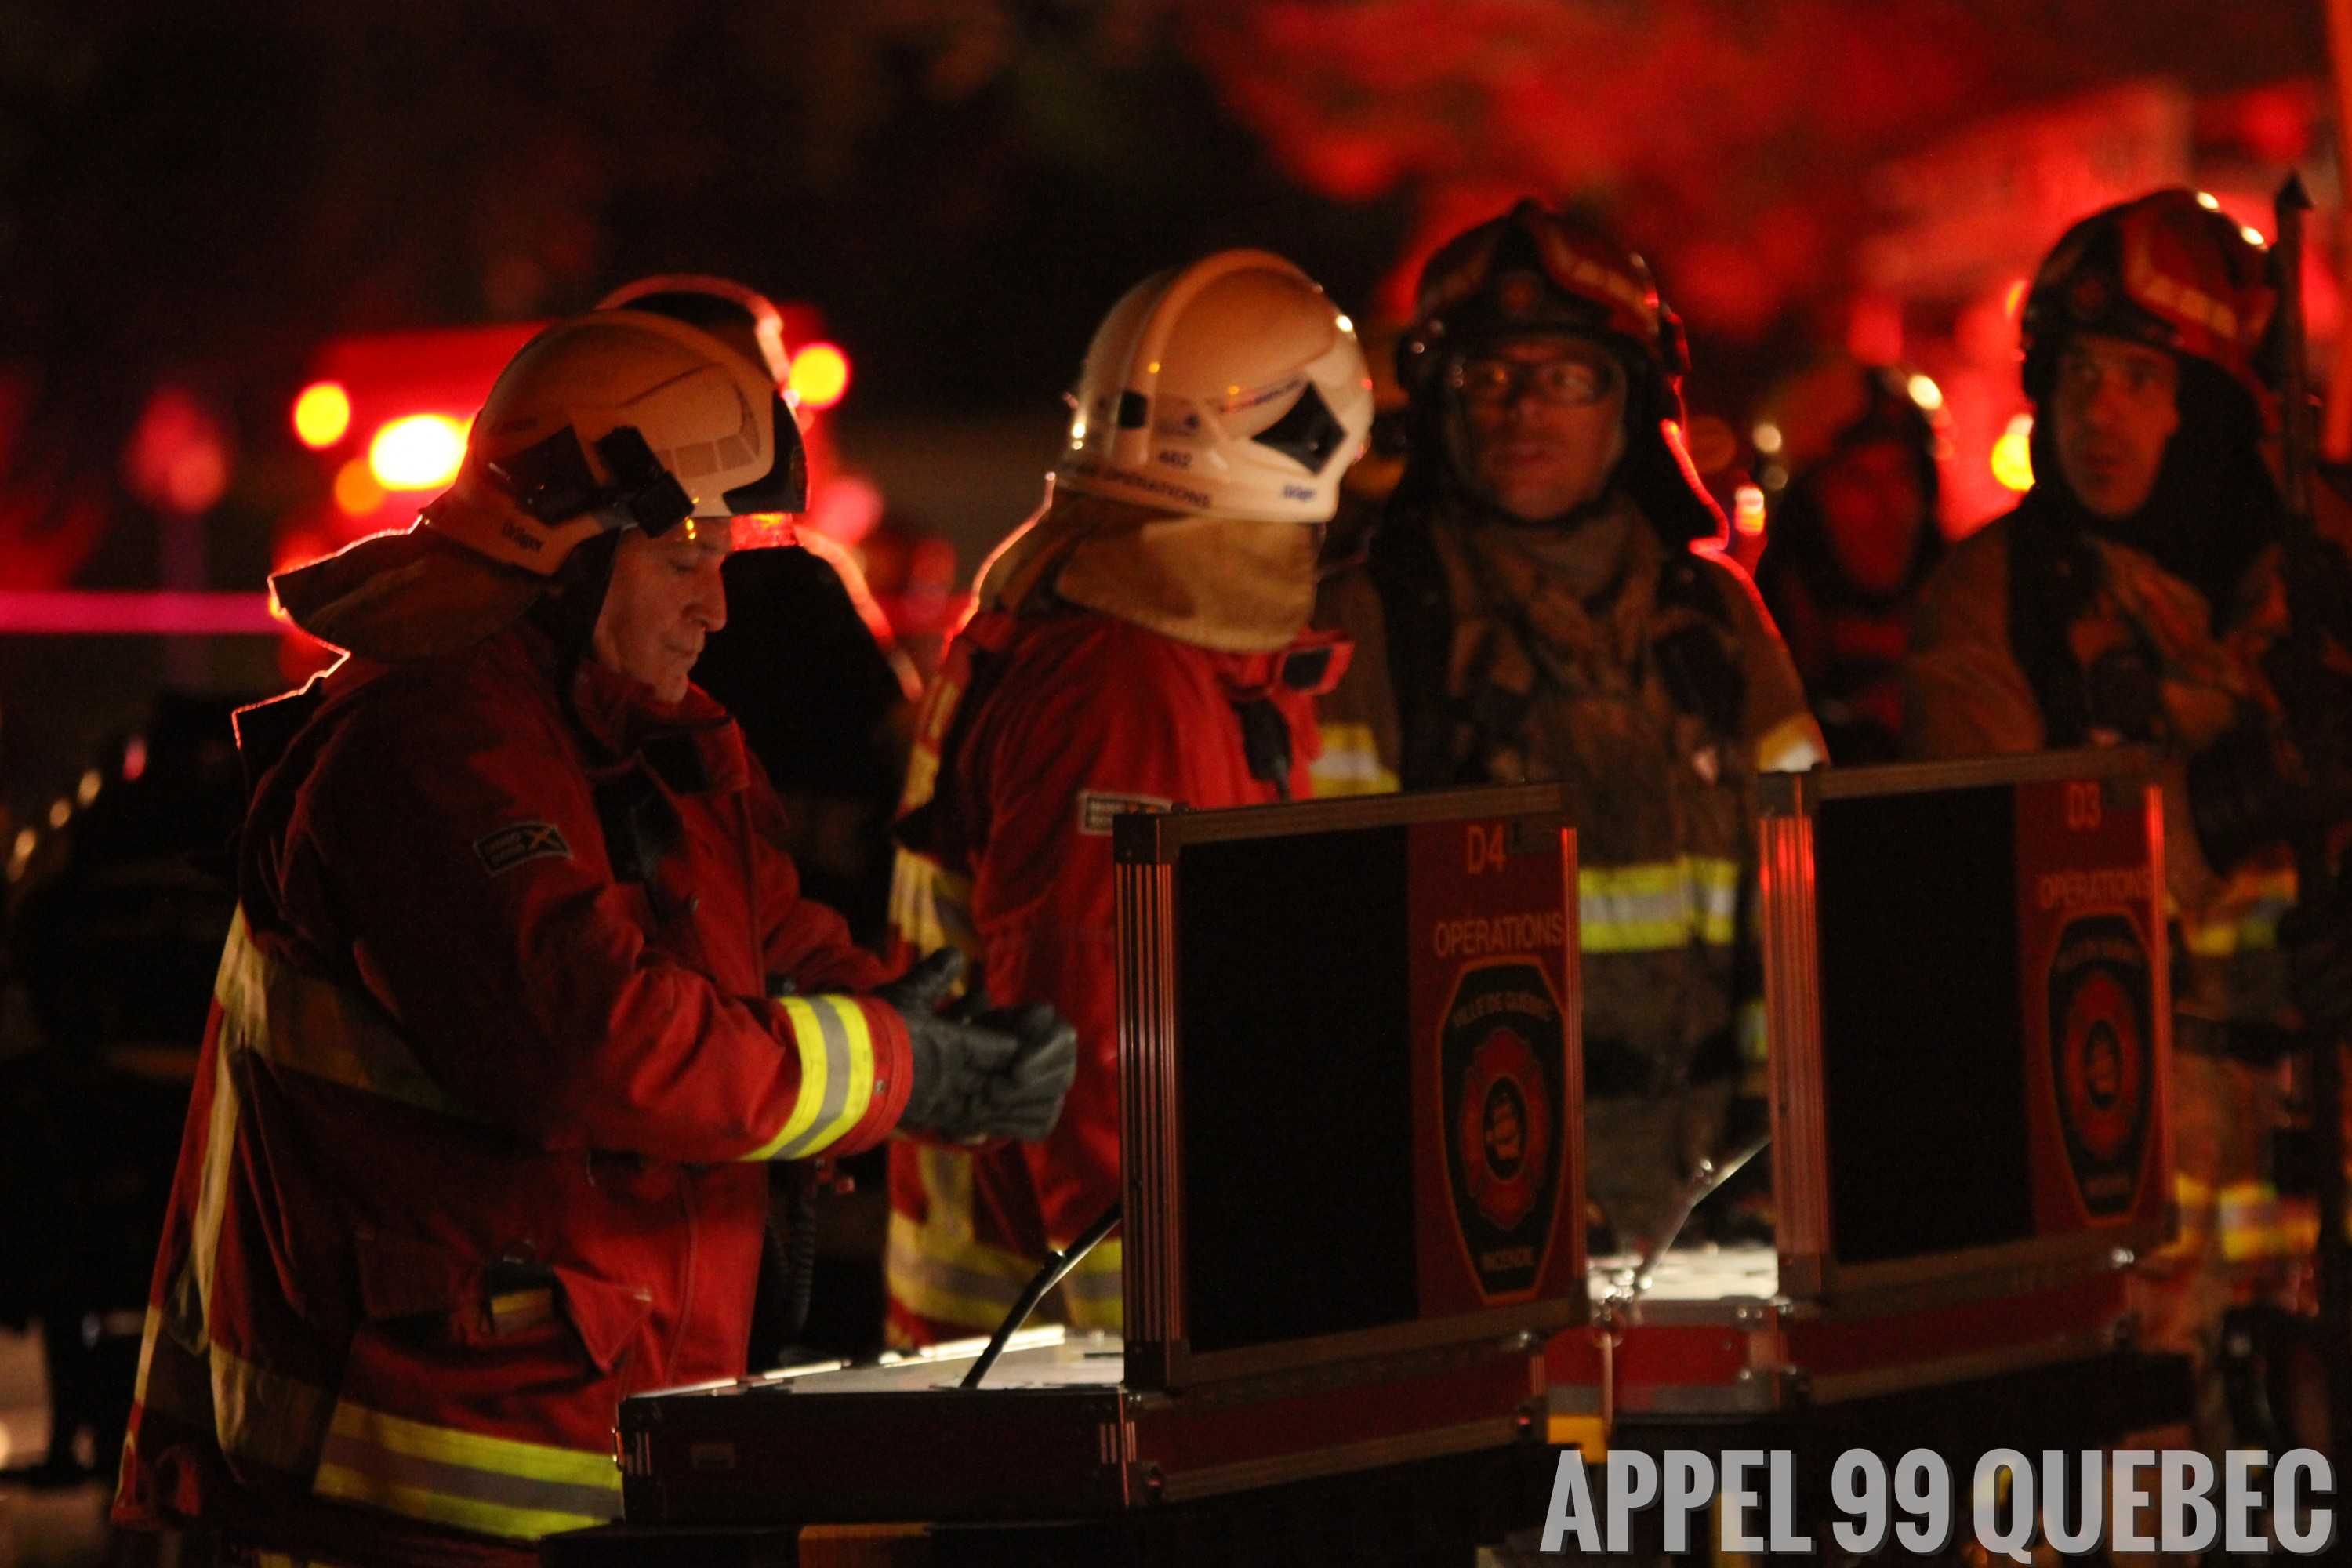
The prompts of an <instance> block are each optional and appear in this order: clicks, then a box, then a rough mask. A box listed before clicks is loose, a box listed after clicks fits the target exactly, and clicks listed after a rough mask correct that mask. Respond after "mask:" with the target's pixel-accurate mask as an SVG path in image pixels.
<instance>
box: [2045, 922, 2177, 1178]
mask: <svg viewBox="0 0 2352 1568" xmlns="http://www.w3.org/2000/svg"><path fill="white" fill-rule="evenodd" d="M2153 996H2154V991H2153V987H2152V984H2151V977H2150V974H2149V967H2148V957H2147V945H2146V944H2145V943H2144V942H2141V941H2140V937H2139V932H2138V931H2137V929H2136V928H2135V927H2134V926H2133V924H2132V922H2131V921H2128V920H2126V919H2124V918H2123V917H2122V916H2120V915H2091V916H2087V917H2085V918H2084V919H2081V920H2077V921H2072V922H2070V923H2069V924H2068V925H2067V927H2066V929H2065V931H2064V932H2063V934H2062V935H2061V936H2060V938H2059V941H2058V952H2057V953H2056V955H2055V956H2054V957H2053V959H2052V960H2051V963H2050V1042H2051V1051H2052V1055H2053V1061H2052V1064H2051V1066H2052V1069H2053V1080H2054V1082H2055V1084H2056V1087H2057V1092H2058V1122H2059V1126H2060V1127H2061V1128H2062V1129H2063V1131H2064V1133H2065V1139H2066V1160H2067V1163H2068V1165H2069V1166H2070V1167H2071V1168H2072V1170H2073V1172H2074V1190H2075V1193H2076V1194H2077V1195H2078V1196H2079V1197H2080V1198H2081V1199H2082V1201H2083V1206H2084V1209H2085V1210H2087V1211H2088V1212H2089V1213H2091V1214H2092V1215H2098V1216H2108V1217H2112V1216H2117V1215H2125V1214H2128V1213H2129V1212H2130V1211H2131V1209H2132V1208H2133V1206H2134V1204H2135V1201H2136V1200H2137V1198H2138V1196H2139V1183H2140V1166H2141V1164H2142V1160H2141V1154H2142V1152H2143V1151H2144V1150H2145V1148H2146V1146H2147V1123H2148V1110H2149V1105H2150V1100H2151V1098H2152V1096H2153V1094H2154V1090H2155V1078H2156V1064H2155V1062H2154V1060H2153V1059H2152V1057H2151V1050H2152V1046H2151V1040H2152V1036H2151V1033H2150V1028H2149V1024H2150V1014H2151V1012H2152V1010H2153V1005H2154V1003H2153Z"/></svg>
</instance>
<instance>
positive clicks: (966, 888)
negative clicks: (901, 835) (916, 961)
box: [890, 849, 981, 959]
mask: <svg viewBox="0 0 2352 1568" xmlns="http://www.w3.org/2000/svg"><path fill="white" fill-rule="evenodd" d="M890 934H891V935H893V936H895V937H897V938H898V940H899V941H901V942H905V943H906V944H907V946H908V947H909V948H910V949H912V950H913V951H914V952H917V953H918V954H922V953H930V952H938V951H939V950H940V948H943V947H952V948H955V949H956V950H958V951H959V952H961V953H962V954H963V955H964V956H965V957H966V958H971V959H977V958H979V957H980V948H981V944H980V928H979V927H978V926H976V925H974V924H973V923H972V918H971V878H969V877H966V876H962V875H960V874H959V873H957V872H954V871H950V870H949V869H948V868H946V867H944V866H942V865H940V863H939V862H938V861H936V860H934V859H931V858H929V856H924V855H917V854H915V853H913V852H912V851H911V850H907V849H901V850H899V851H898V859H897V860H896V861H894V862H893V863H892V866H891V869H890Z"/></svg>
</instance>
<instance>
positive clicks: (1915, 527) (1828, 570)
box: [1755, 354, 1944, 763]
mask: <svg viewBox="0 0 2352 1568" xmlns="http://www.w3.org/2000/svg"><path fill="white" fill-rule="evenodd" d="M1930 399H1932V401H1930ZM1943 426H1944V417H1943V402H1942V395H1941V394H1940V393H1939V392H1937V391H1936V389H1935V386H1934V384H1933V383H1932V382H1929V381H1927V378H1926V377H1924V376H1920V375H1916V374H1912V373H1909V372H1906V371H1905V370H1902V369H1900V368H1898V367H1895V366H1892V365H1870V364H1864V363H1862V362H1860V361H1858V360H1856V359H1854V358H1853V357H1852V356H1851V355H1846V354H1835V355H1830V356H1826V357H1824V358H1822V359H1821V360H1819V361H1817V362H1815V363H1812V364H1810V365H1807V366H1806V367H1804V368H1803V369H1802V370H1800V371H1799V372H1798V373H1797V374H1794V375H1792V376H1790V377H1789V378H1788V379H1787V380H1785V381H1783V382H1782V383H1781V384H1780V385H1779V386H1777V387H1775V388H1774V389H1773V390H1772V392H1771V393H1770V394H1769V395H1767V396H1766V398H1765V400H1764V403H1763V405H1762V406H1761V407H1760V408H1759V411H1758V415H1757V419H1756V426H1755V436H1756V440H1757V443H1758V450H1759V452H1762V453H1763V454H1764V455H1765V456H1766V458H1767V459H1768V461H1767V462H1766V464H1765V466H1764V468H1763V469H1762V477H1763V479H1764V481H1765V493H1766V494H1767V495H1768V496H1769V497H1770V498H1771V513H1770V517H1771V522H1770V531H1769V534H1768V535H1767V540H1766V543H1765V546H1764V558H1763V559H1762V560H1761V561H1760V562H1759V563H1757V568H1756V586H1757V588H1758V589H1759V591H1760V592H1761V593H1762V594H1763V595H1764V603H1765V604H1766V605H1768V606H1769V608H1770V609H1771V612H1772V619H1773V621H1774V623H1775V624H1776V625H1777V626H1779V627H1780V635H1781V636H1782V637H1785V638H1787V639H1788V644H1789V655H1790V658H1792V659H1794V660H1795V661H1796V666H1797V673H1798V674H1799V675H1800V676H1801V677H1803V678H1804V682H1805V699H1806V700H1807V701H1808V702H1810V703H1811V705H1812V710H1813V716H1814V717H1815V718H1816V719H1818V720H1820V721H1821V725H1822V735H1823V736H1824V737H1825V738H1826V739H1827V741H1828V742H1829V749H1830V755H1831V757H1832V758H1833V759H1834V760H1836V761H1838V762H1841V763H1879V762H1888V761H1891V760H1893V759H1894V758H1895V757H1896V756H1897V755H1899V754H1900V753H1901V748H1902V737H1903V651H1904V648H1905V647H1906V644H1907V643H1908V642H1909V640H1910V635H1911V617H1912V613H1913V611H1914V608H1915V607H1916V604H1917V602H1918V595H1919V587H1920V584H1923V583H1925V582H1926V581H1927V574H1928V573H1929V572H1931V571H1932V570H1934V568H1935V565H1936V563H1937V562H1938V561H1940V560H1941V559H1943V553H1944V536H1943V533H1942V531H1940V530H1939V529H1938V528H1937V524H1936V502H1937V493H1938V489H1939V486H1938V483H1937V471H1936V459H1937V454H1938V452H1939V451H1940V450H1941V448H1942V446H1943ZM1775 479H1778V481H1779V482H1778V483H1777V484H1776V483H1774V482H1773V481H1774V480H1775Z"/></svg>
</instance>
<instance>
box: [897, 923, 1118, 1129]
mask: <svg viewBox="0 0 2352 1568" xmlns="http://www.w3.org/2000/svg"><path fill="white" fill-rule="evenodd" d="M962 973H963V954H962V953H961V952H957V951H956V950H955V949H953V948H947V947H943V948H941V949H940V950H939V951H938V952H934V953H931V954H930V955H929V957H927V958H925V959H924V960H923V961H922V962H921V963H918V964H916V965H915V966H914V967H913V968H912V969H909V970H908V971H907V973H905V974H903V975H901V976H899V977H898V979H896V980H894V981H892V982H890V984H887V985H885V986H882V987H880V988H879V989H877V991H876V992H875V993H874V994H875V997H876V998H877V1000H879V1001H883V1002H887V1003H888V1004H889V1005H891V1006H893V1007H895V1008H897V1009H898V1013H899V1016H902V1017H903V1018H905V1019H906V1021H907V1037H908V1039H909V1040H910V1041H911V1042H912V1043H913V1046H914V1083H913V1084H912V1085H911V1086H910V1087H909V1089H908V1094H907V1109H906V1110H905V1111H904V1112H903V1113H902V1114H901V1115H900V1116H899V1118H898V1124H899V1125H900V1126H902V1127H910V1128H917V1129H920V1130H923V1131H931V1132H937V1133H940V1134H941V1135H942V1136H945V1137H949V1138H964V1139H981V1138H1020V1139H1036V1138H1043V1137H1044V1136H1045V1134H1046V1133H1048V1132H1050V1131H1053V1129H1054V1123H1055V1121H1056V1120H1058V1119H1059V1118H1060V1116H1061V1114H1062V1100H1063V1097H1064V1096H1065V1095H1066V1094H1068V1093H1069V1091H1070V1079H1071V1078H1072V1077H1073V1076H1074V1075H1075V1074H1076V1071H1077V1068H1078V1035H1077V1031H1076V1029H1073V1028H1072V1027H1071V1026H1070V1025H1069V1021H1068V1020H1067V1019H1066V1018H1064V1017H1063V1016H1061V1014H1059V1013H1058V1012H1055V1010H1054V1008H1053V1007H1052V1006H1050V1005H1047V1004H1045V1003H1042V1002H1036V1003H1031V1004H1029V1005H1026V1006H1020V1007H999V1008H995V1009H992V1010H988V1011H983V1012H980V1013H979V1014H978V1015H977V1016H974V1017H971V1018H970V1019H961V1018H955V1017H950V1016H946V1015H944V1014H941V1013H940V1012H939V1011H938V1010H937V1009H938V1006H939V1004H940V1001H941V1000H943V999H944V998H945V997H946V996H947V994H948V992H949V991H950V989H951V988H952V987H953V986H954V984H955V983H956V980H957V978H958V977H959V976H960V975H961V974H962Z"/></svg>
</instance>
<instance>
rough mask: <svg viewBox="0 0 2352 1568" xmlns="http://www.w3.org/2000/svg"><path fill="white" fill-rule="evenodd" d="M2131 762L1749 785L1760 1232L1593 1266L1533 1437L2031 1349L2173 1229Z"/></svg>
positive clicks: (2142, 777)
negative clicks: (1637, 1277)
mask: <svg viewBox="0 0 2352 1568" xmlns="http://www.w3.org/2000/svg"><path fill="white" fill-rule="evenodd" d="M2153 766H2154V764H2153V761H2152V759H2151V757H2150V756H2149V755H2148V754H2147V752H2142V751H2138V750H2133V749H2101V750H2095V751H2077V752H2054V753H2047V754H2043V755H2039V756H2032V757H2023V758H2004V759H1987V760H1982V761H1969V762H1963V763H1912V764H1899V765H1895V766H1888V767H1878V768H1856V769H1846V770H1832V771H1825V772H1818V773H1805V774H1776V775H1768V776H1767V777H1766V778H1765V779H1764V780H1762V781H1761V783H1760V785H1759V795H1760V800H1759V806H1760V810H1759V859H1760V878H1759V879H1760V906H1761V907H1760V914H1761V921H1760V923H1761V931H1762V941H1763V957H1764V963H1765V994H1766V1005H1767V1015H1768V1037H1769V1060H1770V1067H1769V1076H1770V1087H1771V1127H1772V1155H1771V1158H1772V1166H1771V1171H1772V1195H1773V1208H1774V1211H1775V1215H1776V1233H1775V1241H1774V1245H1772V1246H1770V1247H1721V1248H1716V1247H1705V1248H1696V1249H1690V1250H1686V1251H1677V1252H1673V1253H1669V1254H1668V1255H1667V1256H1666V1258H1665V1259H1664V1261H1663V1262H1662V1263H1661V1264H1660V1265H1659V1266H1658V1267H1657V1268H1655V1270H1654V1276H1653V1277H1652V1278H1651V1279H1648V1280H1647V1281H1645V1282H1643V1286H1644V1287H1645V1288H1637V1286H1636V1285H1635V1282H1634V1281H1633V1280H1632V1279H1631V1278H1630V1272H1629V1271H1624V1270H1620V1271H1619V1272H1617V1273H1615V1274H1611V1273H1609V1272H1608V1271H1607V1270H1606V1268H1603V1267H1601V1265H1596V1273H1595V1280H1594V1285H1593V1294H1594V1300H1595V1316H1596V1325H1597V1326H1596V1327H1595V1328H1593V1329H1592V1330H1591V1331H1578V1332H1574V1333H1570V1334H1564V1335H1561V1336H1559V1337H1557V1338H1555V1339H1554V1341H1553V1342H1552V1343H1551V1345H1550V1347H1549V1352H1548V1355H1547V1365H1548V1374H1549V1380H1550V1383H1551V1398H1550V1405H1551V1411H1552V1416H1553V1422H1552V1430H1553V1435H1554V1436H1555V1437H1556V1438H1557V1439H1559V1440H1562V1441H1567V1440H1580V1439H1582V1438H1583V1437H1585V1436H1589V1435H1591V1426H1592V1423H1593V1420H1594V1418H1595V1417H1598V1416H1600V1415H1601V1414H1602V1413H1603V1412H1604V1411H1606V1412H1607V1413H1608V1414H1609V1415H1612V1416H1618V1417H1626V1418H1634V1419H1638V1418H1640V1417H1642V1416H1643V1415H1661V1416H1681V1415H1732V1414H1739V1413H1751V1414H1752V1413H1760V1412H1773V1411H1785V1410H1789V1409H1792V1408H1796V1407H1801V1406H1802V1405H1807V1404H1824V1403H1832V1402H1836V1401H1841V1400H1848V1399H1859V1398H1865V1397H1870V1396H1874V1395H1878V1394H1888V1393H1894V1392H1897V1391H1901V1390H1904V1389H1908V1388H1919V1387H1925V1386H1929V1385H1934V1384H1948V1383H1958V1382H1962V1381H1967V1380H1969V1379H1973V1378H1978V1377H1982V1376H1987V1375H1990V1374H1992V1373H2002V1372H2009V1371H2015V1370H2019V1369H2022V1368H2027V1367H2032V1366H2036V1365H2043V1364H2050V1363H2057V1362H2061V1361H2066V1360H2071V1359H2074V1358H2078V1357H2081V1356H2084V1355H2090V1354H2095V1353H2097V1352H2103V1351H2108V1350H2112V1349H2114V1348H2115V1347H2116V1345H2117V1344H2118V1343H2119V1342H2121V1341H2122V1340H2123V1338H2124V1337H2125V1335H2126V1332H2127V1320H2126V1311H2125V1300H2124V1280H2123V1273H2122V1271H2123V1269H2124V1268H2126V1266H2127V1265H2128V1264H2129V1263H2130V1261H2131V1260H2132V1259H2133V1258H2135V1257H2136V1256H2137V1255H2140V1254H2142V1253H2145V1252H2146V1251H2147V1250H2148V1249H2150V1248H2152V1247H2157V1246H2158V1245H2160V1244H2161V1243H2162V1242H2163V1241H2164V1240H2166V1239H2167V1238H2168V1237H2169V1235H2170V1234H2171V1229H2172V1225H2173V1212H2172V1194H2171V1184H2170V1179H2169V1170H2170V1150H2169V1142H2168V1131H2167V1122H2166V1117H2165V1105H2166V1078H2167V1073H2168V1062H2169V1053H2170V1040H2171V1007H2170V995H2169V990H2168V980H2167V965H2166V951H2165V941H2166V931H2165V921H2164V911H2163V907H2162V903H2161V900H2162V897H2163V889H2164V853H2163V815H2162V808H2161V803H2160V798H2159V794H2158V785H2157V783H2156V779H2155V776H2154V772H2153Z"/></svg>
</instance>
